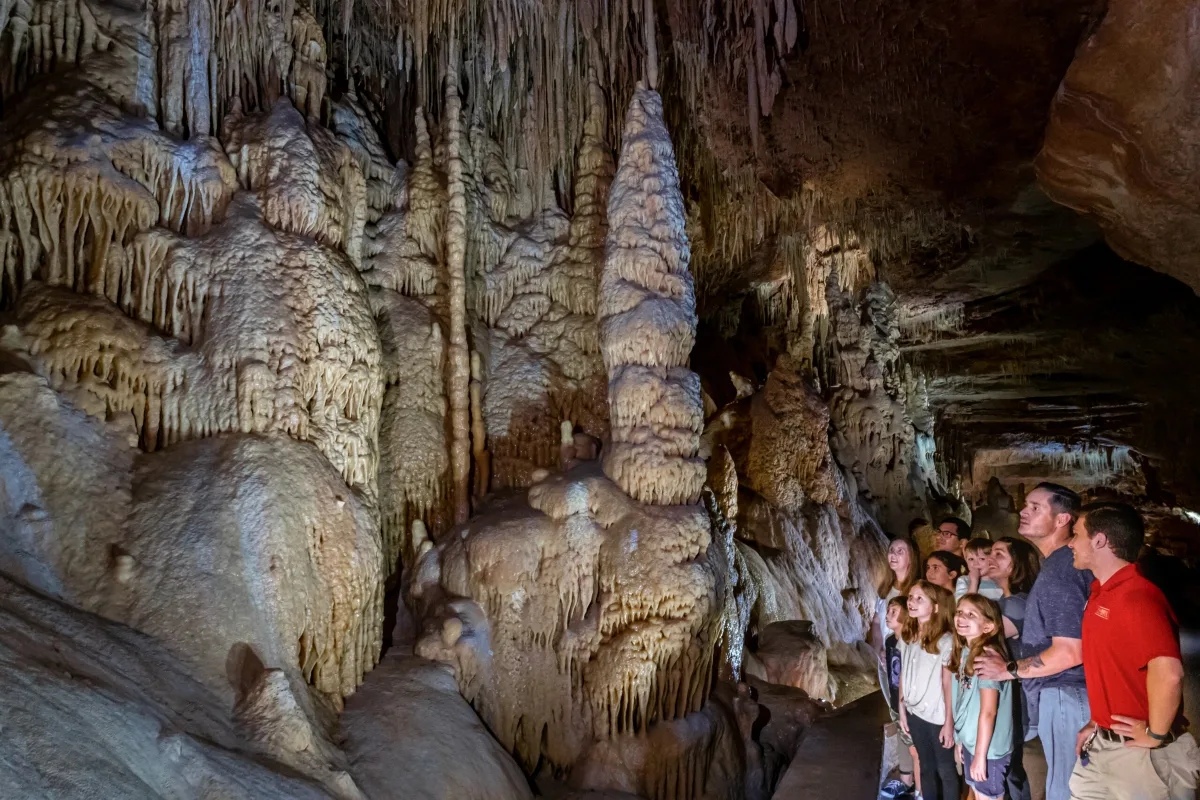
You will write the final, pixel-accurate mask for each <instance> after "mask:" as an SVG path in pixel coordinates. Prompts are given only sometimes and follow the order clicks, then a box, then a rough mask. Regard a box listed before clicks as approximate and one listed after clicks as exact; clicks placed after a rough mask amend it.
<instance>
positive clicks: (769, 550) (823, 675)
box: [704, 356, 886, 700]
mask: <svg viewBox="0 0 1200 800" xmlns="http://www.w3.org/2000/svg"><path fill="white" fill-rule="evenodd" d="M829 424H830V411H829V409H828V407H827V406H826V405H825V403H824V402H823V401H822V400H821V398H820V397H819V396H818V395H817V394H816V392H815V391H814V389H813V388H812V387H811V385H809V383H808V379H806V378H805V376H804V375H803V373H802V372H800V371H798V370H797V369H796V365H795V364H794V362H793V361H792V360H791V359H790V358H789V357H787V356H784V357H783V358H781V361H780V363H779V364H778V365H777V366H776V368H775V369H774V370H773V371H772V372H771V374H770V375H769V376H768V378H767V381H766V384H765V385H764V386H763V388H762V389H761V390H760V391H758V392H756V393H755V394H754V395H752V396H750V397H746V398H743V399H741V400H737V401H735V402H734V403H732V404H730V405H728V406H726V407H724V408H722V409H721V410H719V411H718V412H717V413H715V414H714V415H713V416H712V417H711V418H710V421H709V423H708V426H707V428H706V430H705V432H704V448H705V450H706V451H708V452H711V453H712V454H713V455H711V456H710V458H713V459H718V458H721V457H722V456H723V457H724V458H725V459H727V461H728V467H727V468H726V469H727V470H728V471H729V472H730V473H732V475H733V480H734V481H736V482H735V483H734V486H735V487H736V497H737V502H736V507H735V508H734V509H733V517H734V521H735V523H736V526H735V533H734V536H735V537H736V539H735V545H736V548H737V553H738V556H739V561H740V564H741V566H740V567H739V569H738V572H739V573H740V577H741V580H743V581H744V582H745V584H746V588H745V589H743V593H745V594H746V595H747V597H748V599H749V600H750V607H749V609H748V614H747V619H746V623H745V625H746V628H747V635H748V639H747V641H748V644H747V647H748V649H749V653H748V655H747V665H746V670H747V672H748V673H750V674H754V675H757V676H759V677H769V676H772V675H773V676H774V677H776V678H778V675H779V674H780V673H787V672H789V671H794V672H795V673H796V675H797V677H796V678H795V680H796V682H795V683H793V685H796V686H797V688H803V689H805V690H807V691H809V693H810V694H812V695H813V696H814V697H818V698H820V699H826V700H837V699H842V698H840V697H839V693H840V691H841V687H840V686H839V684H838V682H837V681H836V680H835V679H832V678H831V676H830V673H829V665H833V666H834V667H835V668H837V667H840V668H842V672H843V673H845V674H844V675H843V677H846V676H849V675H851V674H854V673H861V672H862V671H863V670H864V669H866V668H869V667H870V666H871V655H870V654H869V653H867V652H865V649H864V648H865V645H864V644H862V643H863V641H864V640H865V639H866V638H867V628H866V625H867V622H868V621H869V620H870V618H871V615H872V609H873V605H874V602H875V597H876V594H875V585H876V580H877V578H878V575H879V571H880V569H882V568H883V555H884V549H885V543H886V538H885V537H884V535H883V533H882V531H881V530H880V528H879V525H878V523H876V522H875V520H874V518H873V517H872V516H871V515H870V513H869V511H868V509H867V507H866V505H865V504H864V501H863V498H862V497H861V496H860V495H858V494H857V493H856V492H854V491H853V490H852V488H851V487H852V486H853V482H852V481H850V480H847V475H846V472H845V471H843V469H842V468H841V466H840V465H839V464H838V462H837V461H836V459H835V458H834V453H833V451H832V450H831V448H830V438H829V433H828V431H829ZM799 620H806V621H807V623H806V625H805V628H804V633H805V636H807V637H808V639H807V640H806V642H805V643H804V644H803V646H798V645H796V646H794V645H795V643H796V642H799V641H800V638H799V637H797V636H795V635H791V634H788V635H785V636H782V637H776V638H778V640H779V641H778V644H775V643H772V642H770V641H768V640H769V639H770V638H771V637H766V638H759V637H762V636H764V635H765V633H766V631H767V630H768V628H771V627H773V626H775V625H778V624H780V623H786V624H787V625H791V626H795V625H798V624H799V623H797V622H792V621H799ZM777 630H784V628H777ZM756 638H757V639H758V641H759V644H760V645H762V646H763V647H766V648H767V651H764V653H763V654H762V655H761V656H760V655H759V653H757V652H756V649H755V648H754V646H753V644H752V643H753V641H754V640H755V639H756ZM768 652H769V653H770V655H769V656H768ZM772 661H775V662H777V663H783V662H790V664H789V665H788V666H781V667H779V668H777V669H776V668H774V667H770V663H771V662H772ZM805 662H815V663H814V664H813V666H812V667H811V668H805V667H804V666H802V665H803V663H805ZM835 671H836V669H835ZM789 682H791V679H789Z"/></svg>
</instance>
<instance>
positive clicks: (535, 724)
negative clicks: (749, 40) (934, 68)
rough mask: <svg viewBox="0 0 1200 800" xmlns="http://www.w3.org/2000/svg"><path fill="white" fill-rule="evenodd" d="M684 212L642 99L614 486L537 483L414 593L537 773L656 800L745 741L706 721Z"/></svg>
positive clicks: (442, 551) (712, 628)
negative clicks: (543, 769)
mask: <svg viewBox="0 0 1200 800" xmlns="http://www.w3.org/2000/svg"><path fill="white" fill-rule="evenodd" d="M681 214H682V202H681V198H680V196H679V188H678V178H677V173H676V171H675V165H674V158H673V152H672V148H671V145H670V140H669V139H668V138H667V134H666V128H665V126H664V124H663V121H662V106H661V101H660V100H659V98H658V96H657V95H656V94H655V93H654V92H652V91H650V90H647V89H643V88H639V89H638V90H637V91H636V92H635V94H634V97H633V100H632V101H631V105H630V110H629V113H628V115H627V116H626V121H625V132H624V135H623V137H622V150H621V157H620V160H619V163H618V169H617V173H616V176H615V178H614V180H613V186H612V190H611V191H610V194H609V212H608V218H609V225H610V227H609V232H608V241H607V244H606V248H605V259H604V270H603V272H602V274H601V280H600V287H601V291H600V294H601V303H600V319H601V334H600V344H601V350H602V352H604V353H605V357H606V363H607V365H608V367H609V372H610V381H609V403H610V414H611V419H612V425H613V430H614V433H613V438H614V441H615V442H616V444H615V445H614V448H615V449H616V453H617V455H616V456H615V457H607V458H606V459H605V461H604V474H601V473H600V471H599V470H597V469H596V466H595V465H587V464H585V465H581V466H579V467H576V468H575V469H573V470H571V471H569V472H567V473H566V474H563V475H559V476H555V477H553V478H548V479H546V480H543V481H542V482H540V483H538V484H536V485H535V486H533V487H532V488H531V489H530V490H529V493H528V497H527V503H528V505H526V504H525V503H524V502H521V500H520V499H518V498H511V499H510V500H509V501H507V502H505V503H497V504H496V505H495V506H494V507H493V508H492V509H490V510H489V511H488V512H486V513H484V514H483V515H481V516H479V517H477V518H476V519H474V520H472V521H471V522H470V523H469V524H468V525H466V526H463V527H461V528H459V529H457V530H455V531H452V532H451V533H450V534H449V535H448V537H447V538H446V540H445V541H444V542H443V543H441V544H439V546H438V547H437V548H436V549H435V550H433V551H431V552H430V553H429V554H428V555H427V556H426V557H425V558H424V559H423V560H422V561H421V563H420V564H419V565H418V567H417V572H416V576H415V579H414V582H413V586H412V589H411V592H412V599H413V601H414V603H415V604H416V605H417V607H418V608H421V609H423V611H424V614H423V615H424V629H425V634H424V636H423V637H422V639H421V641H420V642H419V643H418V647H417V652H418V653H419V654H421V655H424V656H426V657H429V658H434V659H437V660H442V661H445V662H446V663H448V664H450V665H451V666H453V668H454V670H455V675H456V677H457V678H458V682H459V686H460V688H461V689H462V692H463V694H464V695H465V696H466V697H467V698H468V699H470V700H471V702H472V704H473V705H474V706H475V707H476V708H477V709H478V710H479V712H480V714H481V715H482V716H483V718H484V720H485V721H486V722H487V723H488V725H489V727H490V728H491V729H492V730H493V731H494V732H495V733H496V735H497V737H498V738H499V739H500V741H501V743H502V744H504V745H505V746H506V747H507V748H510V749H512V750H513V751H514V752H516V753H517V754H518V755H519V757H520V758H521V760H522V761H523V762H524V763H525V764H526V765H527V766H528V767H531V768H532V767H533V766H534V765H536V764H537V763H538V761H539V760H540V759H546V760H547V761H548V762H549V764H550V765H551V766H552V767H553V769H554V770H555V771H557V772H561V773H562V774H564V775H566V776H568V777H569V779H570V780H571V782H572V784H573V785H575V786H577V787H578V788H593V789H600V788H609V789H623V790H626V791H633V792H637V793H638V794H642V795H644V796H648V797H653V798H674V797H678V798H684V797H695V796H700V795H702V794H703V793H704V792H705V791H706V789H705V785H706V782H707V781H708V778H709V775H710V767H712V765H713V764H714V763H715V762H717V761H721V760H722V759H723V758H725V757H726V755H725V754H726V751H728V750H729V748H731V747H734V746H735V745H736V747H737V749H738V750H739V753H738V757H739V758H741V757H742V754H741V753H740V748H741V747H743V745H742V743H741V738H740V735H738V736H733V735H732V734H733V733H735V732H736V730H737V727H736V723H734V722H731V721H730V720H729V719H728V718H727V717H725V716H724V715H722V714H720V713H716V712H713V711H711V710H706V701H707V700H708V696H709V692H710V690H711V688H712V685H713V666H714V647H715V645H716V641H717V636H718V628H719V626H720V624H721V612H722V610H723V602H722V599H723V593H724V591H725V580H726V576H725V574H724V571H725V565H724V563H723V559H721V560H717V559H716V557H715V552H714V548H713V538H712V534H711V523H710V519H709V516H708V514H707V512H706V511H705V509H704V507H703V506H701V505H699V504H698V503H696V502H695V501H696V500H697V499H698V496H699V492H700V487H701V484H702V483H703V480H704V473H703V462H701V461H700V460H699V459H698V458H696V451H697V447H698V434H699V425H700V422H701V416H702V412H701V407H700V392H699V381H698V379H697V378H696V376H695V375H694V374H693V373H691V372H690V371H689V370H687V369H686V367H684V366H683V364H684V363H686V359H687V355H688V352H689V350H690V348H691V343H692V341H693V337H694V325H695V321H694V320H695V317H694V311H693V307H694V306H693V301H692V294H691V292H692V290H691V281H690V275H689V274H688V272H687V243H686V240H685V239H684V238H683V234H682V230H683V226H682V216H681ZM648 501H657V502H648ZM684 720H687V722H686V723H684V722H683V721H684ZM676 721H678V722H679V723H680V724H676ZM667 742H669V743H670V746H669V747H668V746H666V745H665V743H667ZM750 744H751V746H753V745H752V743H750ZM652 754H653V755H652ZM725 777H726V779H729V776H725ZM733 779H735V780H737V781H740V780H742V778H741V776H740V775H737V776H734V778H733ZM711 789H714V790H715V787H711ZM739 790H744V787H739Z"/></svg>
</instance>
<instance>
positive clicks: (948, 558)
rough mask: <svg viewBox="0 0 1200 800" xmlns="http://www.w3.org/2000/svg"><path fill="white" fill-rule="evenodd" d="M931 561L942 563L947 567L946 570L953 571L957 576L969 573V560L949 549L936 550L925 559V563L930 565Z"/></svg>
mask: <svg viewBox="0 0 1200 800" xmlns="http://www.w3.org/2000/svg"><path fill="white" fill-rule="evenodd" d="M930 561H936V562H938V563H939V564H941V565H942V566H943V567H945V568H946V572H953V573H954V577H955V578H957V577H958V576H960V575H966V574H967V562H965V561H963V560H962V559H961V558H959V557H958V556H956V555H955V554H954V553H951V552H950V551H949V550H934V551H933V552H932V553H930V554H929V557H928V558H926V559H925V565H926V566H928V565H929V562H930Z"/></svg>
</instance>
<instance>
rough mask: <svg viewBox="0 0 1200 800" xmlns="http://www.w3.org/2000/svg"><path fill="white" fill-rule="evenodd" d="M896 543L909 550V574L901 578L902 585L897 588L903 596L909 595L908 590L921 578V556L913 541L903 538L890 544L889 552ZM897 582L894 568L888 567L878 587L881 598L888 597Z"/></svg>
mask: <svg viewBox="0 0 1200 800" xmlns="http://www.w3.org/2000/svg"><path fill="white" fill-rule="evenodd" d="M896 542H901V543H903V544H904V547H905V549H907V550H908V574H907V575H905V576H904V577H903V578H901V580H900V585H899V586H896V590H897V591H898V592H900V594H902V595H903V594H908V590H909V589H911V588H912V587H913V584H915V583H916V582H917V579H918V578H920V577H921V554H920V553H918V552H917V546H916V545H915V544H913V541H912V539H903V538H901V539H895V540H893V541H891V542H888V550H891V549H892V545H894V544H895V543H896ZM895 580H896V575H895V573H893V572H892V568H891V567H887V568H886V569H885V570H884V573H883V576H882V577H881V578H880V579H879V586H878V587H877V588H878V591H879V596H880V597H887V593H888V592H890V591H891V590H892V587H893V586H895Z"/></svg>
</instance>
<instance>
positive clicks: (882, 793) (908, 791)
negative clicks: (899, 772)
mask: <svg viewBox="0 0 1200 800" xmlns="http://www.w3.org/2000/svg"><path fill="white" fill-rule="evenodd" d="M913 796H914V795H913V790H912V787H911V786H906V785H905V784H904V781H900V780H890V781H888V782H887V783H885V784H884V785H883V788H882V789H880V790H879V800H909V799H910V798H912V797H913Z"/></svg>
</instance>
